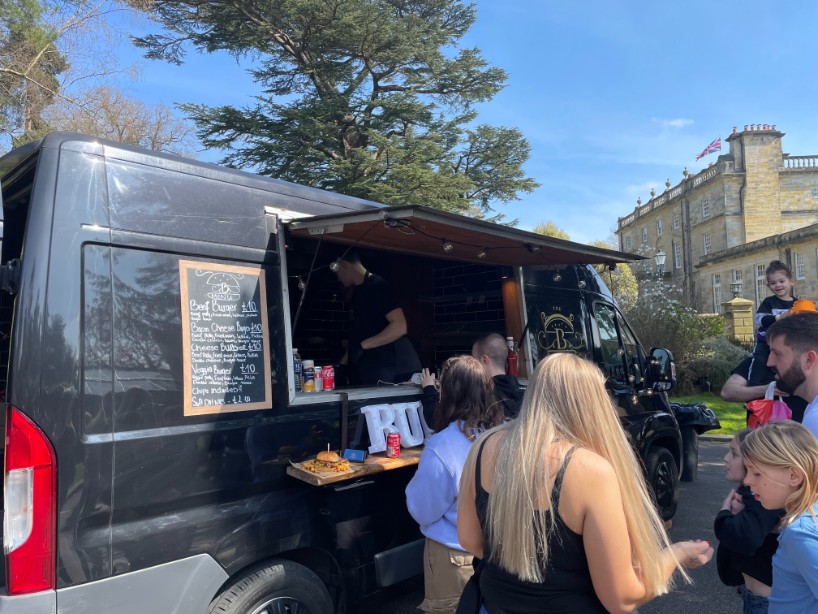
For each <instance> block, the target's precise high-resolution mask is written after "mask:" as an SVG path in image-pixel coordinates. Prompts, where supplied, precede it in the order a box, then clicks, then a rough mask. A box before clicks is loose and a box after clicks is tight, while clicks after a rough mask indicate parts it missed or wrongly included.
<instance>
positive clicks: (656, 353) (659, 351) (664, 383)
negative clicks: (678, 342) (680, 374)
mask: <svg viewBox="0 0 818 614" xmlns="http://www.w3.org/2000/svg"><path fill="white" fill-rule="evenodd" d="M645 372H646V373H647V378H646V379H647V382H646V383H647V384H648V385H649V386H650V387H651V388H652V389H653V390H655V391H656V392H662V391H666V390H670V389H671V388H673V385H674V384H675V383H676V364H675V363H674V362H673V354H671V353H670V350H666V349H665V348H651V349H650V356H648V364H647V369H645Z"/></svg>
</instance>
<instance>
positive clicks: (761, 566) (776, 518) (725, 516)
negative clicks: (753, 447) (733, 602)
mask: <svg viewBox="0 0 818 614" xmlns="http://www.w3.org/2000/svg"><path fill="white" fill-rule="evenodd" d="M750 432H751V431H750V429H744V430H742V431H739V432H738V433H736V435H735V437H733V439H732V440H731V441H730V448H729V450H728V451H727V454H725V455H724V464H725V467H726V469H727V480H728V481H730V482H739V483H740V482H741V481H742V480H744V477H745V475H746V473H747V471H746V469H745V467H744V461H743V458H742V456H741V449H740V446H741V442H742V441H744V439H745V438H746V437H747V435H748V434H749V433H750ZM783 515H784V510H783V509H777V510H767V509H764V507H762V505H761V504H760V503H759V502H758V501H757V500H756V499H755V497H754V496H753V493H752V491H751V490H750V488H749V487H747V486H745V485H740V486H739V487H738V488H737V489H735V490H731V491H730V493H729V494H728V495H727V498H726V499H725V500H724V503H723V504H722V507H721V511H720V512H719V513H718V515H717V516H716V521H715V522H714V525H713V529H714V531H715V533H716V537H717V538H718V540H719V549H718V553H717V554H716V568H717V569H718V572H719V578H720V579H721V581H722V582H723V583H724V584H726V585H727V586H739V587H740V589H739V593H740V594H741V600H742V602H743V604H744V609H743V612H744V614H764V613H765V612H767V607H768V604H767V598H768V597H769V596H770V590H771V589H770V587H771V586H772V583H773V579H772V578H773V562H772V559H773V554H775V551H776V548H778V534H777V533H773V532H772V531H773V530H774V529H775V528H776V527H777V526H778V524H779V522H780V521H781V518H782V516H783Z"/></svg>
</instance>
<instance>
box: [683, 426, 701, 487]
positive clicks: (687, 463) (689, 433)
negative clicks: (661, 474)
mask: <svg viewBox="0 0 818 614" xmlns="http://www.w3.org/2000/svg"><path fill="white" fill-rule="evenodd" d="M681 433H682V481H683V482H692V481H693V480H695V479H696V476H697V475H698V473H699V435H698V433H696V429H694V428H692V427H689V426H688V427H685V428H683V429H681Z"/></svg>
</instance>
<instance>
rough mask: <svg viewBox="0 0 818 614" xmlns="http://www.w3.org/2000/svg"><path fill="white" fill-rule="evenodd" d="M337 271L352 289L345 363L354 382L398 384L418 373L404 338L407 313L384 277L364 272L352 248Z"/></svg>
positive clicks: (346, 285)
mask: <svg viewBox="0 0 818 614" xmlns="http://www.w3.org/2000/svg"><path fill="white" fill-rule="evenodd" d="M336 274H337V275H338V280H339V281H340V282H341V284H343V285H344V286H345V287H347V288H351V289H352V299H351V305H352V311H351V314H350V318H351V326H350V333H349V347H348V349H347V364H348V365H349V367H350V370H351V378H352V380H353V383H357V384H364V385H377V384H378V382H385V383H400V382H404V381H407V380H409V379H410V378H411V377H412V374H413V373H418V372H420V369H421V365H420V359H419V358H418V355H417V353H416V352H415V348H414V347H413V346H412V343H411V342H410V341H409V339H408V338H407V337H406V331H407V326H406V316H405V315H404V313H403V309H401V307H399V306H398V304H397V303H396V302H395V299H394V297H393V296H392V291H391V288H390V287H389V284H388V283H387V282H386V280H384V279H383V278H382V277H380V276H378V275H375V274H373V273H371V272H369V271H367V270H366V268H364V266H363V264H362V263H361V260H360V257H359V256H358V255H357V253H355V252H352V251H349V252H347V253H346V254H345V255H344V256H342V257H341V258H340V260H339V261H338V270H337V271H336Z"/></svg>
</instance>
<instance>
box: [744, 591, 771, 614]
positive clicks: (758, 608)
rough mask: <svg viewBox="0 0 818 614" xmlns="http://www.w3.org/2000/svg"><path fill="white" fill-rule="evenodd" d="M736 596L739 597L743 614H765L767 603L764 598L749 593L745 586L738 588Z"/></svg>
mask: <svg viewBox="0 0 818 614" xmlns="http://www.w3.org/2000/svg"><path fill="white" fill-rule="evenodd" d="M738 594H739V595H741V602H742V603H743V604H744V609H743V610H742V612H743V614H767V608H768V607H769V602H768V601H767V598H766V597H762V596H761V595H756V594H755V593H751V592H750V591H748V590H747V587H746V586H739V587H738Z"/></svg>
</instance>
